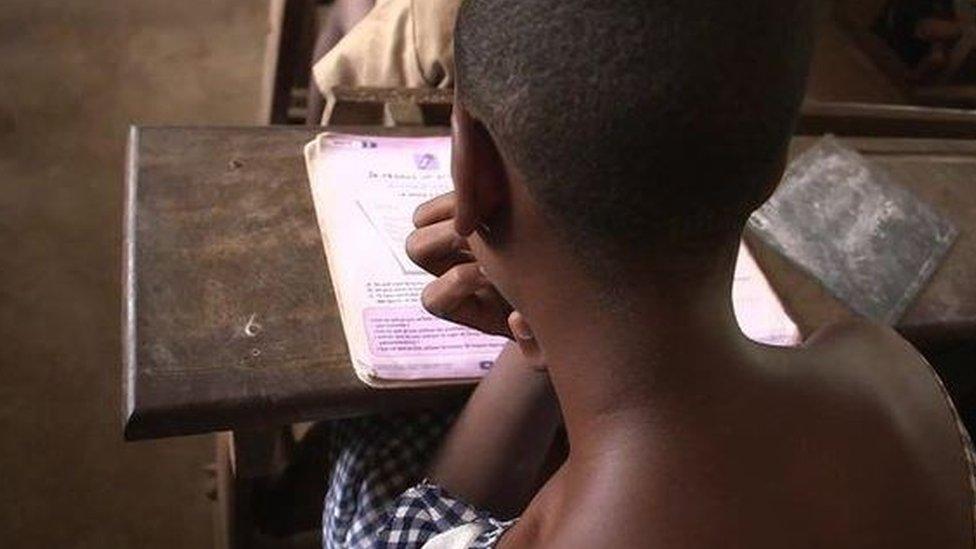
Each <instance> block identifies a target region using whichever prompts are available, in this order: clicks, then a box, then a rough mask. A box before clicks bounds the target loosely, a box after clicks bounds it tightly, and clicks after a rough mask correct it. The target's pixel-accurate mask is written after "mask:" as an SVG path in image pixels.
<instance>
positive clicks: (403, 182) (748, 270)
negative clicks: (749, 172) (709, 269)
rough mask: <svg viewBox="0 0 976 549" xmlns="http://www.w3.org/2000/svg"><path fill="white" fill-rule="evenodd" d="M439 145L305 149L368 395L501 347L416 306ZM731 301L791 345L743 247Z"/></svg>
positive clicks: (413, 141) (792, 338) (442, 166)
mask: <svg viewBox="0 0 976 549" xmlns="http://www.w3.org/2000/svg"><path fill="white" fill-rule="evenodd" d="M450 147H451V143H450V139H449V138H447V137H374V136H356V135H346V134H336V133H323V134H320V135H319V136H318V137H317V138H316V139H314V140H313V141H311V142H310V143H308V144H307V145H306V146H305V160H306V166H307V169H308V175H309V181H310V185H311V191H312V199H313V200H314V202H315V213H316V217H317V218H318V223H319V229H320V230H321V232H322V243H323V245H324V248H325V256H326V260H327V262H328V265H329V274H330V275H331V277H332V284H333V287H334V290H335V295H336V299H337V301H338V305H339V314H340V317H341V319H342V325H343V330H344V332H345V336H346V342H347V344H348V345H349V354H350V357H351V359H352V363H353V366H354V367H355V369H356V374H357V375H358V376H359V378H360V379H362V380H363V381H364V382H365V383H367V384H369V385H372V386H376V387H395V386H403V385H421V384H429V383H449V382H452V381H459V380H468V379H472V378H477V377H480V376H482V375H484V374H485V372H486V371H487V370H488V369H489V368H491V365H492V363H493V362H494V359H495V357H497V356H498V353H499V352H500V351H501V348H502V346H503V345H504V344H505V339H504V338H500V337H496V336H489V335H485V334H482V333H480V332H477V331H475V330H472V329H469V328H465V327H462V326H458V325H456V324H453V323H451V322H447V321H445V320H441V319H438V318H436V317H434V316H432V315H430V314H429V313H427V312H426V311H424V309H423V307H422V306H421V304H420V293H421V291H422V290H423V288H424V286H425V285H426V284H427V283H428V282H430V281H431V280H432V279H433V277H432V276H431V275H429V274H427V273H425V272H424V271H423V270H421V269H420V268H419V267H418V266H416V265H415V264H414V263H413V262H412V261H411V260H410V258H409V257H407V254H406V252H405V248H404V246H405V242H406V238H407V235H409V234H410V232H411V231H412V230H413V223H412V218H413V211H414V209H415V208H416V207H417V206H418V205H420V204H421V203H423V202H425V201H427V200H430V199H431V198H434V197H435V196H438V195H440V194H443V193H445V192H447V191H450V190H451V188H452V185H451V179H450V163H451V162H450V160H451V150H450ZM733 287H734V289H733V303H734V306H735V310H736V316H737V318H738V320H739V324H740V325H741V327H742V329H743V332H745V333H746V335H748V336H749V337H751V338H753V339H755V340H757V341H761V342H764V343H770V344H775V345H792V344H795V343H797V342H798V341H799V339H800V336H799V331H798V330H797V327H796V325H795V324H794V323H793V322H792V321H791V320H790V318H789V316H787V314H786V312H785V311H784V310H783V307H782V305H780V302H779V300H778V299H777V298H776V295H775V294H774V293H773V290H772V288H771V287H770V286H769V284H768V283H767V281H766V279H765V278H764V277H763V275H762V273H761V272H760V270H759V268H758V266H756V263H755V261H754V260H753V259H752V256H751V255H750V254H749V252H748V250H746V248H745V247H744V246H743V247H741V248H740V251H739V261H738V264H737V266H736V273H735V283H734V286H733Z"/></svg>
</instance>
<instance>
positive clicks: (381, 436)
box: [322, 412, 512, 549]
mask: <svg viewBox="0 0 976 549" xmlns="http://www.w3.org/2000/svg"><path fill="white" fill-rule="evenodd" d="M455 415H456V414H455V413H446V414H445V413H440V414H437V413H433V412H423V413H416V414H400V415H397V416H377V417H369V418H357V419H352V420H343V421H338V422H335V425H334V427H333V431H332V446H331V447H332V449H333V452H334V453H333V456H332V457H333V460H332V463H333V469H332V473H331V476H330V478H329V490H328V493H327V494H326V497H325V509H324V511H323V516H322V540H323V541H322V543H323V546H324V547H325V549H367V548H369V549H372V548H386V549H390V548H395V549H401V548H402V549H407V548H418V547H422V546H423V544H424V543H426V542H427V540H429V539H430V538H432V537H433V536H435V535H437V534H439V533H441V532H445V531H447V530H450V529H452V528H456V527H458V526H462V525H465V524H470V523H477V524H478V525H479V526H481V527H482V528H483V531H482V533H481V534H480V535H479V536H478V538H477V539H475V540H474V542H472V544H471V545H470V546H469V547H473V548H479V549H480V548H487V547H494V546H495V544H496V543H497V541H498V539H499V538H500V537H501V535H502V534H503V533H504V532H505V529H506V528H508V527H509V526H511V524H512V521H499V520H495V519H494V518H493V517H491V516H490V515H489V514H488V513H486V512H484V511H479V510H478V509H475V508H474V507H471V506H470V505H468V504H466V503H464V502H462V501H460V500H458V499H456V498H454V497H451V496H450V495H449V494H447V493H446V492H445V491H444V490H442V489H441V488H440V487H438V486H436V485H434V484H430V483H428V482H426V481H425V480H423V474H424V471H425V469H426V468H427V465H428V464H429V462H430V460H431V458H432V457H433V455H434V452H435V451H436V450H437V447H438V445H439V443H440V440H441V438H442V437H443V435H444V433H445V432H446V430H447V428H448V426H450V424H451V422H452V421H453V420H454V417H455Z"/></svg>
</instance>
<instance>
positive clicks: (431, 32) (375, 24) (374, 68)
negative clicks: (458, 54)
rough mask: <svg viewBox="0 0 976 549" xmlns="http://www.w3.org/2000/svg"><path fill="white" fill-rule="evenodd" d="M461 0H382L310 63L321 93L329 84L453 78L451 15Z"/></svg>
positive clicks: (443, 82) (449, 81)
mask: <svg viewBox="0 0 976 549" xmlns="http://www.w3.org/2000/svg"><path fill="white" fill-rule="evenodd" d="M459 3H460V0H380V1H379V2H378V3H377V4H376V6H375V7H374V8H373V9H372V10H371V11H370V12H369V13H368V14H367V15H366V17H365V18H363V20H362V21H360V22H359V23H358V24H357V25H356V26H355V27H353V28H352V30H351V31H349V34H347V35H346V36H345V37H343V39H342V40H341V41H340V42H339V43H338V44H336V46H335V48H333V49H332V50H331V51H329V53H327V54H326V55H325V56H324V57H322V59H320V60H319V62H318V63H316V64H315V66H314V67H313V68H312V74H313V76H314V78H315V83H316V85H318V87H319V89H320V90H321V91H322V93H323V94H325V93H327V92H328V91H329V90H330V89H332V87H333V86H375V87H436V88H448V87H451V86H452V85H453V84H454V18H455V16H456V15H457V9H458V4H459Z"/></svg>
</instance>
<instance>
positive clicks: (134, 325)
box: [123, 127, 976, 439]
mask: <svg viewBox="0 0 976 549" xmlns="http://www.w3.org/2000/svg"><path fill="white" fill-rule="evenodd" d="M319 131H321V129H320V128H318V129H317V128H303V127H271V128H136V129H134V130H133V131H132V133H131V136H130V142H129V156H128V163H127V165H128V168H127V177H126V189H127V191H126V200H125V210H126V211H125V249H124V265H123V268H124V275H123V280H124V281H125V288H124V319H123V327H124V334H123V336H124V337H123V344H124V355H123V356H124V366H125V395H126V399H125V406H124V408H125V409H124V427H125V435H126V437H127V438H129V439H135V438H150V437H160V436H167V435H179V434H188V433H198V432H206V431H215V430H227V429H242V428H247V429H259V428H263V427H271V426H275V425H282V424H288V423H293V422H297V421H305V420H317V419H327V418H337V417H349V416H353V415H359V414H365V413H377V412H395V411H398V410H401V409H417V408H422V407H429V406H439V405H445V406H447V405H452V404H456V403H457V402H458V401H459V400H460V399H463V398H464V397H465V395H466V394H467V392H468V391H469V390H470V387H446V388H435V389H424V390H407V391H401V390H395V391H394V390H377V389H371V388H368V387H366V386H365V385H363V384H362V383H361V382H360V381H359V380H358V379H357V378H356V377H355V374H354V373H353V369H352V367H351V366H350V364H349V358H348V354H347V350H346V346H345V343H344V340H343V336H342V331H341V327H340V324H339V319H338V313H337V310H336V306H335V300H334V296H333V294H332V288H331V284H330V282H329V279H328V271H327V269H326V265H325V260H324V257H323V253H322V245H321V241H320V234H319V231H318V227H317V223H316V220H315V215H314V209H313V205H312V200H311V196H310V193H309V189H308V182H307V178H306V174H305V168H304V165H303V160H302V156H301V148H302V145H303V144H304V143H305V142H307V141H308V140H310V139H311V138H312V137H313V136H314V135H315V134H316V133H317V132H319ZM352 131H356V129H355V128H353V129H352ZM358 131H364V132H371V133H385V134H394V135H431V134H439V135H445V134H446V131H447V130H446V128H437V129H432V128H402V129H397V128H391V129H379V128H375V127H370V128H359V129H358ZM811 139H812V138H809V137H801V138H797V139H796V141H795V143H794V145H795V147H796V148H802V147H804V146H807V145H808V144H809V143H811V142H812V141H811ZM849 142H850V143H853V144H854V146H855V147H856V148H858V149H859V150H861V151H862V152H863V153H864V154H866V155H867V156H868V158H870V159H872V160H874V161H876V162H878V163H879V164H880V165H882V166H883V167H885V168H887V169H889V170H890V171H891V172H892V176H893V178H894V179H895V180H896V181H897V182H899V183H901V184H904V185H905V186H906V187H908V188H909V189H910V190H911V191H912V192H914V193H916V195H917V196H918V197H919V198H921V199H922V200H925V201H927V202H929V203H931V204H933V205H934V206H935V207H936V208H938V209H939V210H941V211H942V212H943V213H944V214H945V215H947V216H949V218H950V219H952V220H953V221H954V222H955V223H956V224H957V226H958V227H959V229H960V230H961V236H960V237H959V239H958V241H957V242H956V244H955V246H954V248H953V249H952V250H951V251H950V254H949V258H948V259H947V261H946V262H945V263H944V264H943V265H942V267H941V268H940V270H939V271H938V272H937V273H936V275H935V277H934V279H933V280H932V282H931V283H930V284H929V286H928V287H927V288H926V289H925V290H923V291H922V293H921V294H920V296H919V298H918V300H917V301H916V303H915V304H914V305H913V306H911V307H910V308H909V310H908V312H907V313H906V316H905V317H904V319H903V321H902V322H901V323H900V325H899V328H900V329H901V330H902V331H903V332H904V333H905V334H906V335H908V336H909V337H910V338H912V339H913V340H914V341H916V342H920V343H923V344H928V343H931V342H940V341H958V340H959V339H960V338H963V339H965V338H972V337H974V334H976V330H974V326H976V295H974V287H973V285H972V284H971V281H972V279H973V275H974V274H976V240H974V239H973V237H972V236H971V235H972V234H973V233H974V231H976V189H974V185H976V142H973V141H959V140H956V141H950V140H911V139H852V140H849ZM757 256H758V259H759V261H760V264H761V265H763V267H764V268H765V269H766V270H767V272H768V274H769V275H770V279H771V280H772V282H773V284H774V286H775V287H777V288H778V289H779V290H780V291H781V293H782V294H783V296H784V300H785V301H786V304H787V306H788V307H789V308H790V309H791V310H792V311H794V312H796V314H797V316H798V321H799V322H800V324H801V326H803V327H805V328H806V329H807V331H809V329H812V328H813V327H815V326H817V325H820V324H822V323H824V322H828V321H830V320H833V319H837V318H841V317H842V316H843V307H841V306H839V305H836V304H835V305H836V308H834V309H832V308H831V299H830V298H829V296H824V295H823V292H822V290H820V289H819V286H818V285H817V284H816V283H813V282H811V281H809V280H804V279H803V277H802V275H801V274H800V273H798V272H797V271H796V270H795V269H793V268H791V267H790V266H789V265H787V264H785V263H783V262H782V260H781V258H776V257H775V256H774V255H771V254H767V253H763V250H758V253H757ZM777 259H779V263H777ZM818 292H820V293H818Z"/></svg>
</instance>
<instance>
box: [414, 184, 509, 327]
mask: <svg viewBox="0 0 976 549" xmlns="http://www.w3.org/2000/svg"><path fill="white" fill-rule="evenodd" d="M453 218H454V193H453V192H451V193H447V194H444V195H441V196H439V197H437V198H435V199H433V200H431V201H429V202H425V203H424V204H421V205H420V206H419V207H417V211H416V212H415V213H414V216H413V223H414V226H416V227H417V230H415V231H414V232H412V233H411V234H410V236H409V237H408V238H407V255H408V256H409V257H410V259H412V260H413V261H414V263H416V264H417V265H419V266H420V267H421V268H422V269H424V270H425V271H427V272H429V273H431V274H433V275H434V276H436V277H437V279H436V280H434V281H433V282H431V283H430V284H428V285H427V287H426V288H424V292H423V294H422V296H421V301H422V302H423V305H424V308H425V309H427V310H428V311H429V312H430V313H431V314H432V315H434V316H438V317H440V318H443V319H446V320H450V321H452V322H457V323H458V324H463V325H465V326H469V327H471V328H474V329H476V330H480V331H482V332H485V333H488V334H495V335H500V336H505V337H508V338H511V337H512V333H511V332H510V331H509V328H508V322H507V319H508V315H509V314H510V313H511V312H512V307H511V305H509V304H508V302H507V301H505V298H503V297H502V296H501V294H499V293H498V290H496V289H495V287H494V286H493V285H492V284H491V282H489V281H488V279H487V278H485V275H484V273H482V271H481V269H480V267H479V265H478V262H477V260H476V259H475V257H474V255H472V254H471V250H470V248H469V247H468V242H467V240H466V239H465V238H462V237H461V236H459V235H458V234H457V233H456V232H455V231H454V219H453Z"/></svg>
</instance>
